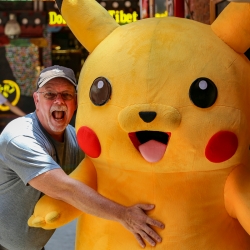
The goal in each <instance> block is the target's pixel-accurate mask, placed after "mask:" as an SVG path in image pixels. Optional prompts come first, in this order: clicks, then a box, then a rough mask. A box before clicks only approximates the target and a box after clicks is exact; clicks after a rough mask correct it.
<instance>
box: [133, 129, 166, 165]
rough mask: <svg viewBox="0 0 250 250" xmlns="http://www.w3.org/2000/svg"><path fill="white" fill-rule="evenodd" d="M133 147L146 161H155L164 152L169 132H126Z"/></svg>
mask: <svg viewBox="0 0 250 250" xmlns="http://www.w3.org/2000/svg"><path fill="white" fill-rule="evenodd" d="M128 135H129V138H130V140H131V142H132V143H133V145H134V147H135V148H136V149H137V150H138V151H139V152H140V153H141V155H142V157H143V158H144V159H145V160H146V161H148V162H157V161H159V160H161V159H162V157H163V156H164V154H165V151H166V148H167V145H168V142H169V139H170V136H171V133H168V132H167V133H164V132H159V131H148V130H146V131H137V132H131V133H129V134H128Z"/></svg>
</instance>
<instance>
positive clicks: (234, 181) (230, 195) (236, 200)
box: [224, 166, 250, 234]
mask: <svg viewBox="0 0 250 250" xmlns="http://www.w3.org/2000/svg"><path fill="white" fill-rule="evenodd" d="M224 195H225V207H226V209H227V211H228V213H229V215H230V216H232V217H233V218H235V219H237V220H238V221H239V223H240V224H241V225H242V227H243V228H244V229H245V231H246V232H247V233H248V234H250V223H249V222H250V168H249V167H246V166H238V167H236V168H235V169H234V170H233V171H232V172H231V173H230V175H229V177H228V179H227V181H226V185H225V194H224Z"/></svg>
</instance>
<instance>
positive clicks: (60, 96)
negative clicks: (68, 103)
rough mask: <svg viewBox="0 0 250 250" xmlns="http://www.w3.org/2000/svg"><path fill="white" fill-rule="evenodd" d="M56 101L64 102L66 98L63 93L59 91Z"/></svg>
mask: <svg viewBox="0 0 250 250" xmlns="http://www.w3.org/2000/svg"><path fill="white" fill-rule="evenodd" d="M54 102H63V103H64V100H63V98H62V95H61V93H57V96H56V98H55V100H54Z"/></svg>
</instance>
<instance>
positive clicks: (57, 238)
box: [45, 220, 76, 250]
mask: <svg viewBox="0 0 250 250" xmlns="http://www.w3.org/2000/svg"><path fill="white" fill-rule="evenodd" d="M75 228H76V220H75V221H73V222H71V223H69V224H67V225H66V226H64V227H61V228H58V229H57V230H56V232H55V233H54V234H53V236H52V237H51V239H50V240H49V242H48V243H47V244H46V246H45V250H74V244H75Z"/></svg>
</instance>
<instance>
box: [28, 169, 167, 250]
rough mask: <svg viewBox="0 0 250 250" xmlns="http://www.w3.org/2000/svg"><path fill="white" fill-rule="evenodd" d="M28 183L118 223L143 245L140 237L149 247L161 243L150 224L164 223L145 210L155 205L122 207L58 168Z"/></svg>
mask: <svg viewBox="0 0 250 250" xmlns="http://www.w3.org/2000/svg"><path fill="white" fill-rule="evenodd" d="M29 184H30V185H31V186H32V187H34V188H35V189H37V190H39V191H41V192H42V193H45V194H46V195H48V196H50V197H52V198H55V199H58V200H62V201H64V202H67V203H69V204H70V205H72V206H74V207H76V208H77V209H79V210H81V211H83V212H85V213H88V214H92V215H95V216H98V217H102V218H104V219H108V220H114V221H118V222H120V223H121V224H122V225H123V226H124V227H125V228H127V229H128V230H129V231H131V232H132V233H133V234H134V236H135V237H136V239H137V241H138V242H139V244H140V245H141V246H142V247H145V243H144V241H143V239H144V240H146V241H147V242H148V243H149V244H150V245H152V246H154V245H155V243H156V242H161V237H160V236H159V235H158V234H157V233H156V232H155V231H154V230H153V229H152V228H151V227H150V225H152V226H156V227H158V228H162V229H163V228H164V225H163V224H162V223H161V222H159V221H157V220H154V219H152V218H150V217H148V216H147V215H146V214H145V213H144V211H149V210H151V209H153V208H154V205H149V204H137V205H134V206H131V207H124V206H122V205H120V204H118V203H115V202H113V201H111V200H109V199H107V198H105V197H103V196H102V195H100V194H98V193H97V192H96V191H95V190H93V189H92V188H90V187H89V186H87V185H85V184H84V183H82V182H80V181H77V180H74V179H72V178H70V177H69V176H68V175H66V174H65V173H64V172H63V170H61V169H54V170H50V171H48V172H46V173H43V174H41V175H39V176H37V177H35V178H34V179H32V180H31V181H30V182H29Z"/></svg>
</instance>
